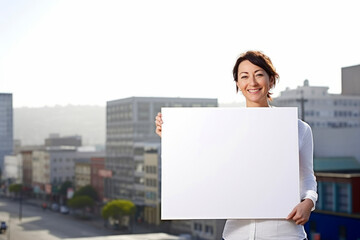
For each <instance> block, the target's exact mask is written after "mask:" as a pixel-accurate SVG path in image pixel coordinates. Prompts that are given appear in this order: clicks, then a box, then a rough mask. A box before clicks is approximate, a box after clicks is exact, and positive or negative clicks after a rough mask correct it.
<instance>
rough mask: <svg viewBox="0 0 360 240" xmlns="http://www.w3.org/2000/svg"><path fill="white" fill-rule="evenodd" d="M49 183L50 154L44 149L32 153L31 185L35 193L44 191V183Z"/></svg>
mask: <svg viewBox="0 0 360 240" xmlns="http://www.w3.org/2000/svg"><path fill="white" fill-rule="evenodd" d="M49 183H50V154H49V153H48V152H47V151H45V150H35V151H33V153H32V186H33V189H34V193H35V194H43V193H45V185H46V184H49Z"/></svg>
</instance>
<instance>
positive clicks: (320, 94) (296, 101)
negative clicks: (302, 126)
mask: <svg viewBox="0 0 360 240" xmlns="http://www.w3.org/2000/svg"><path fill="white" fill-rule="evenodd" d="M328 89H329V88H328V87H315V86H310V85H309V81H308V80H305V81H304V85H303V86H299V87H297V88H296V89H286V90H285V91H283V92H281V93H280V96H279V97H277V98H275V99H274V101H273V105H274V106H278V107H298V109H299V118H301V119H305V121H306V122H307V123H309V124H310V126H311V127H312V128H327V129H328V128H359V127H360V95H359V96H348V95H341V94H330V93H328Z"/></svg>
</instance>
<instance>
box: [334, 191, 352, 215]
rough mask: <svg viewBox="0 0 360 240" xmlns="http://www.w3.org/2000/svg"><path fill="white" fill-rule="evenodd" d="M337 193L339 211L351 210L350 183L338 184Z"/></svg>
mask: <svg viewBox="0 0 360 240" xmlns="http://www.w3.org/2000/svg"><path fill="white" fill-rule="evenodd" d="M336 190H337V191H336V195H337V211H339V212H350V209H349V208H350V205H349V197H350V196H349V185H348V184H337V189H336Z"/></svg>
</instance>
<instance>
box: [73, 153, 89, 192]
mask: <svg viewBox="0 0 360 240" xmlns="http://www.w3.org/2000/svg"><path fill="white" fill-rule="evenodd" d="M90 184H91V160H90V159H89V158H78V159H76V160H75V190H76V191H78V190H79V189H80V188H82V187H85V186H87V185H90Z"/></svg>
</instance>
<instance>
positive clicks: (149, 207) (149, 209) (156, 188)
mask: <svg viewBox="0 0 360 240" xmlns="http://www.w3.org/2000/svg"><path fill="white" fill-rule="evenodd" d="M144 170H145V171H144V183H145V187H144V191H145V209H144V221H145V222H146V223H149V224H154V225H157V226H158V225H160V223H161V217H160V203H161V192H160V189H161V188H160V186H161V164H160V144H159V143H154V144H145V147H144ZM135 174H137V172H136V171H135Z"/></svg>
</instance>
